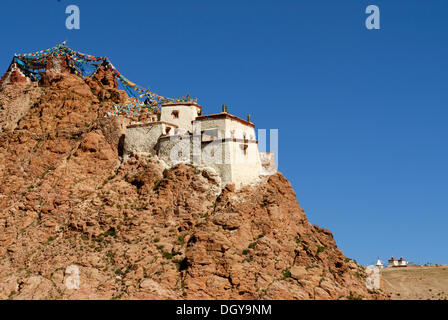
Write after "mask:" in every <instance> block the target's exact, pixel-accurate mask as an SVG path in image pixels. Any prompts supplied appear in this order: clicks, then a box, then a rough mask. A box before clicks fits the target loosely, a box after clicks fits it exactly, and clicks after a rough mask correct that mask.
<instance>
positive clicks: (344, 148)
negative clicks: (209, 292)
mask: <svg viewBox="0 0 448 320" xmlns="http://www.w3.org/2000/svg"><path fill="white" fill-rule="evenodd" d="M69 4H77V5H79V7H80V9H81V29H80V30H72V31H69V30H67V29H66V28H65V19H66V16H67V15H66V14H65V8H66V6H67V5H69ZM369 4H376V5H378V6H379V8H380V10H381V30H377V31H369V30H367V29H366V28H365V26H364V22H365V19H366V17H367V15H366V14H365V13H364V11H365V8H366V7H367V5H369ZM447 14H448V2H447V1H445V0H431V1H423V0H409V1H398V0H387V1H382V0H369V1H362V0H356V1H353V0H340V1H336V0H325V1H324V0H321V1H316V0H304V1H297V0H296V1H242V0H240V1H219V2H218V1H196V0H190V1H136V0H127V1H98V0H95V1H87V0H84V1H75V0H70V1H67V0H61V1H57V0H42V1H31V0H29V1H10V0H3V1H1V2H0V18H1V19H0V27H1V29H2V40H1V50H0V69H1V70H2V72H3V71H4V70H6V68H7V66H8V64H9V62H10V60H11V57H12V55H13V54H14V52H17V53H24V52H31V51H37V50H41V49H45V48H48V47H51V46H54V45H55V44H57V43H59V42H62V41H63V40H65V39H68V40H69V42H68V44H69V46H70V47H72V48H73V49H75V50H79V51H82V52H85V53H89V54H93V55H100V56H103V55H107V56H108V57H109V58H110V59H111V61H112V62H113V64H114V65H115V66H116V67H117V68H118V69H119V70H120V72H122V73H123V74H124V75H125V76H126V77H127V78H129V79H130V80H131V81H133V82H136V83H138V84H140V85H142V86H146V87H148V86H149V87H150V89H151V90H153V91H155V92H157V93H159V94H161V95H164V96H168V97H179V96H183V95H185V94H186V93H190V94H191V95H192V96H194V97H197V98H199V102H200V103H201V104H202V105H203V106H204V107H205V108H206V109H205V110H206V112H210V113H213V112H216V111H219V108H220V107H219V106H220V105H221V104H223V103H225V104H227V105H229V110H230V111H231V112H232V113H235V114H236V115H239V116H242V117H245V116H246V115H247V113H251V115H252V119H253V121H254V122H255V123H256V125H257V127H258V128H264V129H271V128H274V129H275V128H278V129H279V140H280V150H279V152H280V154H279V156H280V157H279V161H280V171H282V172H283V173H284V175H285V176H286V177H287V178H288V179H289V180H290V181H291V183H292V184H293V187H294V189H295V190H296V192H297V198H298V200H299V203H300V205H301V206H302V207H303V208H304V209H305V211H306V213H307V215H308V218H309V220H310V221H311V222H312V223H313V224H318V225H320V226H322V227H326V228H329V229H330V230H332V231H333V233H334V235H335V239H336V241H337V244H338V245H339V246H340V248H341V249H342V250H343V251H344V253H345V254H346V255H347V256H349V257H351V258H354V259H356V260H357V261H359V262H360V263H363V264H368V263H370V262H372V261H374V260H375V259H376V257H377V256H380V257H381V258H383V259H387V258H389V257H390V256H392V255H394V256H397V257H399V256H404V257H406V258H408V259H410V260H411V261H415V262H418V263H425V262H428V261H430V262H434V263H447V264H448V250H447V249H446V245H447V227H448V215H447V213H448V201H447V200H448V197H447V195H448V170H447V166H448V149H447V138H448V126H447V120H448V108H447V107H448V105H447V100H448V90H447V89H448V84H447V73H448V72H447V71H448V45H447V40H448V19H447V18H446V17H447Z"/></svg>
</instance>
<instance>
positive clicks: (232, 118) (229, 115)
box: [194, 112, 255, 128]
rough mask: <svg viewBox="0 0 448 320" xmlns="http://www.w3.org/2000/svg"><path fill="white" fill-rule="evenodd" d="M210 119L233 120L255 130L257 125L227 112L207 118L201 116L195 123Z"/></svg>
mask: <svg viewBox="0 0 448 320" xmlns="http://www.w3.org/2000/svg"><path fill="white" fill-rule="evenodd" d="M208 119H231V120H235V121H238V122H240V123H242V124H244V125H246V126H249V127H252V128H255V124H253V123H252V122H249V121H246V120H243V119H241V118H239V117H237V116H234V115H233V114H229V113H227V112H221V113H216V114H209V115H206V116H199V117H197V118H196V119H195V120H194V121H201V120H208Z"/></svg>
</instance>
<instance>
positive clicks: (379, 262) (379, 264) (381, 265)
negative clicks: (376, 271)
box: [375, 258, 384, 269]
mask: <svg viewBox="0 0 448 320" xmlns="http://www.w3.org/2000/svg"><path fill="white" fill-rule="evenodd" d="M375 266H376V267H377V268H380V269H383V268H384V265H383V263H382V262H381V260H380V258H378V260H377V261H376V265H375Z"/></svg>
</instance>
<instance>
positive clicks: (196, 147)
mask: <svg viewBox="0 0 448 320" xmlns="http://www.w3.org/2000/svg"><path fill="white" fill-rule="evenodd" d="M158 118H159V119H157V121H154V119H152V120H151V121H150V122H146V123H136V124H132V125H130V126H128V127H127V131H126V135H125V142H124V157H125V160H126V158H128V157H129V155H130V154H132V153H136V152H138V153H147V154H152V155H157V156H158V157H159V159H161V160H164V161H165V162H166V163H167V164H168V165H170V166H172V165H175V164H177V163H191V164H196V165H202V166H207V167H211V168H213V169H214V170H215V171H216V173H217V174H218V175H219V176H220V177H221V181H222V186H225V185H226V184H235V186H236V187H237V188H239V187H242V186H244V185H248V184H252V183H256V182H257V181H258V180H259V178H260V175H270V174H273V173H275V172H276V166H275V164H274V157H273V154H272V153H261V155H260V152H259V151H258V141H257V140H256V136H255V125H254V124H253V123H252V122H251V121H250V119H249V118H248V120H244V119H241V118H239V117H236V116H234V115H231V114H229V113H228V112H227V107H225V106H223V111H222V112H221V113H218V114H211V115H202V107H201V106H200V105H198V104H197V103H194V102H188V103H171V104H165V105H163V106H162V108H161V113H160V115H159V117H158Z"/></svg>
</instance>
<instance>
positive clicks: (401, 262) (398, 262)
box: [387, 257, 408, 267]
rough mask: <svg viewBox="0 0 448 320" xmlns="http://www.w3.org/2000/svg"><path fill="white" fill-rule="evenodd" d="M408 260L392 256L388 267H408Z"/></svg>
mask: <svg viewBox="0 0 448 320" xmlns="http://www.w3.org/2000/svg"><path fill="white" fill-rule="evenodd" d="M407 265H408V262H407V261H406V260H405V259H403V257H401V258H400V259H395V258H394V257H392V258H390V259H389V261H388V265H387V266H388V267H406V266H407Z"/></svg>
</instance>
